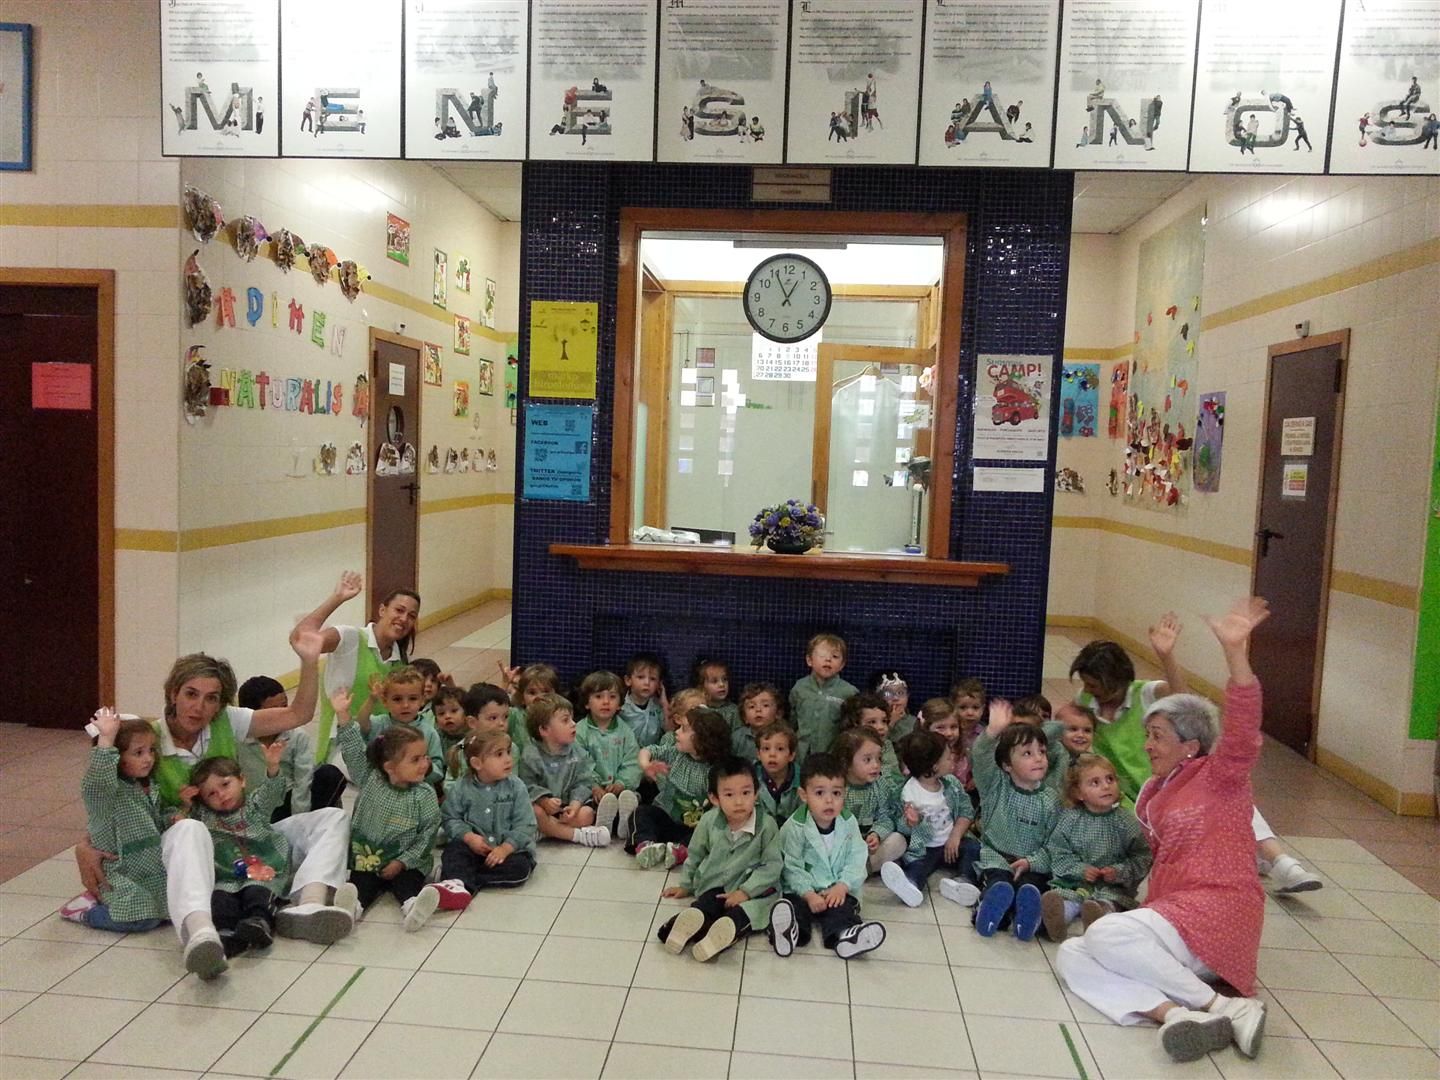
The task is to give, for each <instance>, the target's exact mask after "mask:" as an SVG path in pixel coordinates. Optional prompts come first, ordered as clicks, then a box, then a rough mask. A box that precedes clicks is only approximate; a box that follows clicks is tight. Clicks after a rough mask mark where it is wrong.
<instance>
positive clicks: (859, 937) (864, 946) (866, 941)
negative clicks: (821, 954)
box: [835, 922, 885, 960]
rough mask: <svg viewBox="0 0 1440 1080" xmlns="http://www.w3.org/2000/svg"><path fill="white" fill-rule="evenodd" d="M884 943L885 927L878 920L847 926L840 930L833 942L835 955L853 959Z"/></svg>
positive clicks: (842, 958) (872, 950)
mask: <svg viewBox="0 0 1440 1080" xmlns="http://www.w3.org/2000/svg"><path fill="white" fill-rule="evenodd" d="M884 943H885V927H884V926H882V925H881V924H880V923H878V922H866V923H861V924H860V925H859V926H847V927H846V928H845V929H844V930H841V931H840V940H839V941H837V942H836V943H835V955H836V956H838V957H840V959H841V960H853V959H854V958H855V957H857V956H864V955H865V954H866V953H867V952H874V951H875V950H876V949H878V948H879V947H880V946H881V945H883V944H884Z"/></svg>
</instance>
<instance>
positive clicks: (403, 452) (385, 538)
mask: <svg viewBox="0 0 1440 1080" xmlns="http://www.w3.org/2000/svg"><path fill="white" fill-rule="evenodd" d="M420 349H421V345H420V342H418V341H413V340H411V339H410V338H404V337H400V336H399V335H397V334H389V333H386V332H385V331H383V330H374V329H372V330H371V331H370V356H371V361H372V362H371V370H370V388H371V389H370V459H369V476H370V503H369V506H370V510H369V518H370V527H369V530H368V535H369V544H370V550H369V555H368V563H369V567H370V572H369V573H368V574H367V575H366V579H365V580H366V585H367V587H368V589H369V593H370V598H371V604H370V606H371V607H372V608H373V607H374V606H375V604H376V603H378V602H379V600H380V598H382V597H384V596H386V595H388V594H389V593H390V591H391V590H392V589H414V588H417V587H418V586H419V581H418V578H419V576H420V574H419V540H420V473H421V465H420V396H421V395H420V371H421V366H420ZM407 448H408V449H407ZM392 451H393V454H392V453H391V452H392Z"/></svg>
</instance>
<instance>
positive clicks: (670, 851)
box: [635, 842, 680, 870]
mask: <svg viewBox="0 0 1440 1080" xmlns="http://www.w3.org/2000/svg"><path fill="white" fill-rule="evenodd" d="M679 847H680V845H678V844H657V843H653V842H652V843H649V844H646V845H644V846H643V847H638V848H636V849H635V865H636V866H638V867H640V869H641V870H656V869H662V868H663V869H665V870H669V869H670V868H671V867H673V866H675V865H676V863H678V862H679V861H680V853H679V850H678V849H679Z"/></svg>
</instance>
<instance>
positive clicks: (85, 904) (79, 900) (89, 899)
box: [60, 892, 100, 926]
mask: <svg viewBox="0 0 1440 1080" xmlns="http://www.w3.org/2000/svg"><path fill="white" fill-rule="evenodd" d="M99 902H100V898H99V897H97V896H96V895H95V894H94V893H92V892H82V893H81V894H80V895H79V896H77V897H75V899H73V900H66V901H65V903H63V904H62V905H60V917H61V918H62V919H66V920H68V921H70V922H74V923H80V924H81V925H82V926H83V925H85V915H86V913H88V912H89V910H90V909H91V908H93V907H94V906H95V905H96V904H98V903H99Z"/></svg>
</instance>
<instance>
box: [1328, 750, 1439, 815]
mask: <svg viewBox="0 0 1440 1080" xmlns="http://www.w3.org/2000/svg"><path fill="white" fill-rule="evenodd" d="M1315 763H1316V764H1317V765H1319V766H1320V767H1321V768H1322V769H1324V770H1325V771H1326V772H1328V773H1332V774H1334V775H1335V776H1338V777H1339V778H1340V779H1341V780H1344V781H1345V782H1346V783H1347V784H1349V785H1350V786H1351V787H1355V788H1359V789H1360V790H1361V791H1363V792H1364V793H1365V794H1366V795H1369V796H1370V798H1372V799H1374V800H1375V801H1376V802H1378V803H1379V804H1380V805H1381V806H1383V807H1385V809H1386V810H1389V811H1390V812H1391V813H1392V814H1399V815H1400V816H1402V817H1434V816H1435V796H1434V794H1432V793H1431V792H1428V791H1400V790H1399V789H1398V788H1396V787H1394V786H1393V785H1391V784H1387V783H1386V782H1385V781H1384V780H1381V779H1380V778H1379V777H1378V776H1372V775H1371V774H1370V773H1368V772H1366V771H1365V770H1364V769H1362V768H1361V767H1360V766H1359V765H1356V764H1354V763H1353V762H1350V761H1346V760H1345V759H1344V758H1343V757H1341V756H1340V755H1339V754H1336V753H1334V752H1333V751H1330V750H1326V749H1325V748H1324V747H1323V746H1317V747H1316V748H1315Z"/></svg>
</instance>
